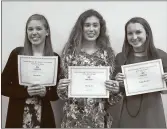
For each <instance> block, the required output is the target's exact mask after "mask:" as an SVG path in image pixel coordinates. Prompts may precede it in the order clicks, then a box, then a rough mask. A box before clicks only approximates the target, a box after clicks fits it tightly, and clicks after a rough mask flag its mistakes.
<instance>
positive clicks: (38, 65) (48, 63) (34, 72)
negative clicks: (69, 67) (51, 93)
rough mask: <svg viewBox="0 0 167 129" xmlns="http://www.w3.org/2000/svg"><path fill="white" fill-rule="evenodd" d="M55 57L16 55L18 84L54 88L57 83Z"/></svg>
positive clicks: (56, 59) (56, 58) (56, 60)
mask: <svg viewBox="0 0 167 129" xmlns="http://www.w3.org/2000/svg"><path fill="white" fill-rule="evenodd" d="M57 67H58V57H57V56H47V57H46V56H39V57H36V56H24V55H18V75H19V84H20V85H25V86H28V85H29V84H40V85H42V86H54V85H56V82H57Z"/></svg>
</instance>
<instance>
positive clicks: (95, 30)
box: [83, 16, 100, 41]
mask: <svg viewBox="0 0 167 129" xmlns="http://www.w3.org/2000/svg"><path fill="white" fill-rule="evenodd" d="M99 34H100V21H99V19H98V18H97V17H96V16H91V17H88V18H87V19H86V20H85V22H84V25H83V37H84V39H85V40H87V41H95V40H96V39H97V38H98V36H99Z"/></svg>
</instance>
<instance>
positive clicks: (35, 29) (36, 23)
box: [27, 20, 48, 45]
mask: <svg viewBox="0 0 167 129" xmlns="http://www.w3.org/2000/svg"><path fill="white" fill-rule="evenodd" d="M27 35H28V39H29V41H30V42H31V43H32V45H40V44H43V43H45V38H46V36H47V35H48V32H47V30H46V29H45V27H44V25H43V22H42V21H40V20H32V21H30V22H29V23H28V26H27Z"/></svg>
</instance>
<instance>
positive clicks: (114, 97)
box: [104, 49, 122, 105]
mask: <svg viewBox="0 0 167 129" xmlns="http://www.w3.org/2000/svg"><path fill="white" fill-rule="evenodd" d="M104 55H105V54H104ZM106 61H107V65H108V66H110V79H111V80H113V79H114V73H115V70H116V69H115V61H116V59H115V54H114V52H113V50H112V49H110V50H109V52H108V53H107V56H106ZM121 99H122V92H119V93H117V94H113V93H112V92H110V93H109V98H108V99H107V101H108V103H109V104H110V105H114V104H116V103H118V102H119V101H120V100H121Z"/></svg>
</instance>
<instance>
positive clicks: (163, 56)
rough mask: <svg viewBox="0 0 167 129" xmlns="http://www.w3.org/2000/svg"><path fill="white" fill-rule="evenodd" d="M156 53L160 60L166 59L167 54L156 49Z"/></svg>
mask: <svg viewBox="0 0 167 129" xmlns="http://www.w3.org/2000/svg"><path fill="white" fill-rule="evenodd" d="M157 53H158V55H159V56H160V58H166V59H167V53H166V52H164V51H163V50H161V49H158V48H157Z"/></svg>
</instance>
